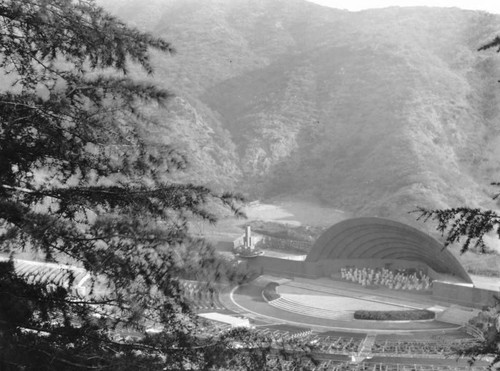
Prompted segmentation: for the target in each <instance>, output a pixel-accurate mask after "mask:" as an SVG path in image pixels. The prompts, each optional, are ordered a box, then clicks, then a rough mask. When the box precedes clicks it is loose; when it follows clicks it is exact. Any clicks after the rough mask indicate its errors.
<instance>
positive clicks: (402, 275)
mask: <svg viewBox="0 0 500 371" xmlns="http://www.w3.org/2000/svg"><path fill="white" fill-rule="evenodd" d="M340 275H341V277H342V279H343V280H346V281H352V282H356V283H359V284H361V285H362V286H371V285H378V286H385V287H388V288H389V289H393V290H429V289H430V288H431V285H432V279H431V278H430V277H429V276H427V275H426V274H425V273H423V272H421V271H418V272H415V271H413V272H412V273H407V272H406V271H405V270H397V271H393V270H390V269H386V268H382V269H380V268H375V269H373V268H356V267H346V268H341V269H340Z"/></svg>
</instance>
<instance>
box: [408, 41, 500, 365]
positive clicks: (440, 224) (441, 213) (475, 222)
mask: <svg viewBox="0 0 500 371" xmlns="http://www.w3.org/2000/svg"><path fill="white" fill-rule="evenodd" d="M491 48H497V53H498V52H500V37H499V36H497V37H495V38H494V39H493V40H492V41H491V42H489V43H487V44H485V45H483V46H481V47H480V48H479V51H483V50H488V49H491ZM499 81H500V80H499ZM492 185H493V186H499V185H500V183H496V182H495V183H492ZM498 197H500V194H496V195H495V196H494V197H493V199H498ZM416 212H417V213H419V214H420V215H419V217H418V219H419V220H423V221H424V222H426V221H428V220H434V221H435V222H437V226H436V228H437V230H438V231H439V232H440V233H441V234H442V235H443V236H444V246H445V247H448V246H450V245H452V244H459V245H460V246H461V250H460V252H461V253H462V254H463V253H465V252H467V251H470V250H475V251H478V252H479V253H486V252H488V246H487V245H486V244H485V242H484V237H485V236H486V235H487V234H489V233H496V234H497V236H498V237H499V238H500V214H498V213H497V212H496V211H494V210H484V209H480V208H470V207H466V206H464V207H458V208H450V209H425V208H418V209H417V210H416ZM497 300H498V303H497V305H496V308H491V310H490V311H489V312H490V315H492V316H493V317H495V318H494V320H492V321H490V323H489V325H488V327H487V328H486V329H485V336H484V341H482V342H481V343H480V344H478V345H476V346H473V347H471V348H467V349H462V350H460V351H459V355H462V356H468V357H471V361H472V362H473V361H475V360H476V359H477V358H481V357H483V356H493V360H492V362H491V365H492V366H494V365H497V369H500V298H497ZM492 313H493V314H492Z"/></svg>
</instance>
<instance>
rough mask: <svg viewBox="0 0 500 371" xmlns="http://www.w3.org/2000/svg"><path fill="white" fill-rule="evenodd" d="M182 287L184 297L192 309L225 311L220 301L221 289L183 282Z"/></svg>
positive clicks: (203, 284)
mask: <svg viewBox="0 0 500 371" xmlns="http://www.w3.org/2000/svg"><path fill="white" fill-rule="evenodd" d="M181 287H182V289H183V291H184V297H185V298H186V299H187V300H188V301H189V302H190V303H191V305H192V308H193V309H195V310H198V311H202V310H207V309H209V310H224V309H225V308H224V306H223V305H222V304H221V302H220V300H219V289H218V288H213V287H209V286H208V285H207V284H206V283H204V282H199V281H188V280H182V281H181Z"/></svg>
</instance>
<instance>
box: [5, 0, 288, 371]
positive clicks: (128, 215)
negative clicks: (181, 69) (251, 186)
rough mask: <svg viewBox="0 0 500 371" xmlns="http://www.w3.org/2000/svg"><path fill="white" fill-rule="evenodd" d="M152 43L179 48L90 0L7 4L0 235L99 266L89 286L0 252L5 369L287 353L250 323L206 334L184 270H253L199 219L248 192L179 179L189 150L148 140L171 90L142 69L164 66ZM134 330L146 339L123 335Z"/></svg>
mask: <svg viewBox="0 0 500 371" xmlns="http://www.w3.org/2000/svg"><path fill="white" fill-rule="evenodd" d="M150 49H155V50H157V51H159V52H162V53H170V54H171V53H173V52H174V50H173V48H172V46H171V45H170V44H169V43H168V42H166V41H164V40H162V39H159V38H156V37H154V36H152V35H151V34H148V33H144V32H140V31H138V30H136V29H133V28H131V27H129V26H127V25H125V24H124V23H123V22H121V21H120V20H118V19H116V18H115V17H113V16H111V15H110V14H108V13H107V12H105V11H104V10H103V9H102V8H100V7H98V6H96V5H95V3H94V2H93V1H92V0H31V1H25V0H2V1H1V2H0V58H1V59H0V67H1V68H2V69H3V71H4V76H2V78H3V81H4V84H3V86H6V84H5V82H6V81H8V82H9V83H10V86H9V87H8V88H5V89H2V90H1V91H0V112H1V115H0V247H1V249H2V250H3V251H4V252H5V251H9V252H16V251H19V250H20V249H22V250H24V251H29V252H39V253H42V254H43V255H44V257H45V258H46V259H47V260H49V261H53V262H65V263H68V262H69V263H71V264H74V265H78V266H81V267H83V268H85V269H86V270H87V271H88V272H90V273H91V279H90V281H89V282H90V284H89V286H88V290H87V291H88V292H87V294H86V295H83V296H82V295H78V293H77V292H75V291H74V290H72V285H71V282H72V280H73V279H74V276H73V274H72V273H71V272H67V273H65V274H66V279H65V280H64V282H62V281H60V282H53V283H52V284H48V283H47V282H46V281H44V280H34V281H28V280H26V278H25V277H24V276H20V275H18V274H17V273H16V271H15V269H14V262H13V260H10V261H8V262H3V263H0V365H1V368H2V369H23V370H35V369H36V370H58V369H60V370H73V369H75V370H77V369H78V370H80V369H97V370H98V369H115V370H128V369H130V370H137V369H146V370H154V369H162V370H166V369H185V368H199V369H211V368H220V367H226V368H229V369H237V368H245V369H263V368H264V365H265V364H266V362H267V357H268V356H269V354H271V353H273V354H275V353H276V352H277V350H276V348H275V347H274V348H271V345H270V344H271V342H270V340H269V339H266V338H262V337H256V335H255V334H252V333H250V332H247V331H243V330H239V331H233V332H227V333H223V334H220V335H209V334H207V333H203V334H202V335H203V336H201V335H200V330H199V329H198V327H197V322H196V320H195V318H194V316H193V315H192V313H191V312H190V309H189V305H188V303H187V302H186V301H185V300H184V299H183V296H182V288H181V286H180V282H179V278H180V277H195V278H197V279H206V280H207V281H210V280H212V279H213V280H217V279H219V280H220V279H226V280H232V281H235V280H239V279H243V278H244V274H241V273H239V272H238V271H237V270H235V269H234V267H233V266H231V264H228V263H226V262H224V261H222V260H220V259H219V258H217V256H216V255H215V254H214V251H213V248H212V247H211V246H209V245H207V244H206V243H205V242H204V241H202V240H199V239H196V238H193V237H192V236H190V234H189V228H188V221H189V220H191V219H193V218H195V219H196V218H197V219H201V220H204V221H208V222H215V220H216V215H214V213H212V212H210V211H209V210H210V209H211V207H212V206H213V205H215V204H220V205H222V206H224V207H226V208H229V209H231V210H232V211H233V212H234V213H236V214H239V210H238V208H237V205H238V202H239V201H240V200H241V199H240V198H239V197H238V196H235V195H232V194H216V193H214V192H212V191H211V190H210V189H208V188H206V187H203V186H195V185H192V184H178V183H172V182H170V181H169V175H170V174H171V173H172V172H173V171H175V170H179V169H180V170H182V169H183V168H184V167H185V166H186V159H185V158H184V156H183V155H182V154H181V153H179V152H178V151H176V150H174V149H172V148H170V147H169V146H166V145H158V144H153V143H152V142H151V141H149V140H148V132H147V128H148V127H149V126H151V125H155V124H156V122H155V121H154V120H153V119H152V118H151V117H150V116H149V115H148V114H147V112H148V111H149V110H152V109H155V108H157V107H160V106H162V105H163V103H164V102H165V101H166V100H167V99H168V98H169V96H170V93H169V92H167V91H166V90H164V89H161V88H159V87H157V86H155V85H154V84H152V83H150V82H147V80H144V81H139V80H134V79H132V78H130V73H129V68H130V67H131V66H136V67H134V68H137V66H139V67H140V68H142V70H143V71H145V73H146V74H152V73H153V67H152V63H151V55H150ZM152 326H156V327H159V328H162V329H163V330H162V331H161V332H160V333H159V334H156V335H148V334H145V329H146V328H147V327H152ZM125 329H126V330H127V331H130V329H133V330H135V331H137V332H138V333H140V334H142V335H141V337H140V339H137V340H134V341H129V342H127V341H115V340H114V337H113V334H115V335H116V334H119V333H120V331H125ZM235 344H239V346H235ZM287 346H288V345H287ZM236 353H237V354H238V357H233V356H235V354H236Z"/></svg>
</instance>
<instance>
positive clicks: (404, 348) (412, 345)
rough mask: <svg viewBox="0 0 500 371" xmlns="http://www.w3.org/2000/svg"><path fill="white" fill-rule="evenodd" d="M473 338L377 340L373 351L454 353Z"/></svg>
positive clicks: (470, 343)
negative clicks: (438, 340)
mask: <svg viewBox="0 0 500 371" xmlns="http://www.w3.org/2000/svg"><path fill="white" fill-rule="evenodd" d="M473 343H474V341H473V340H470V339H464V340H454V341H440V342H436V341H391V340H382V341H378V340H376V341H375V343H374V344H373V346H372V349H371V352H372V353H379V354H384V355H387V354H391V355H392V354H394V355H400V354H404V355H406V356H408V355H418V356H422V355H425V356H432V355H438V356H444V355H448V354H452V353H453V352H454V351H455V350H456V349H459V348H463V347H465V346H470V345H472V344H473Z"/></svg>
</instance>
